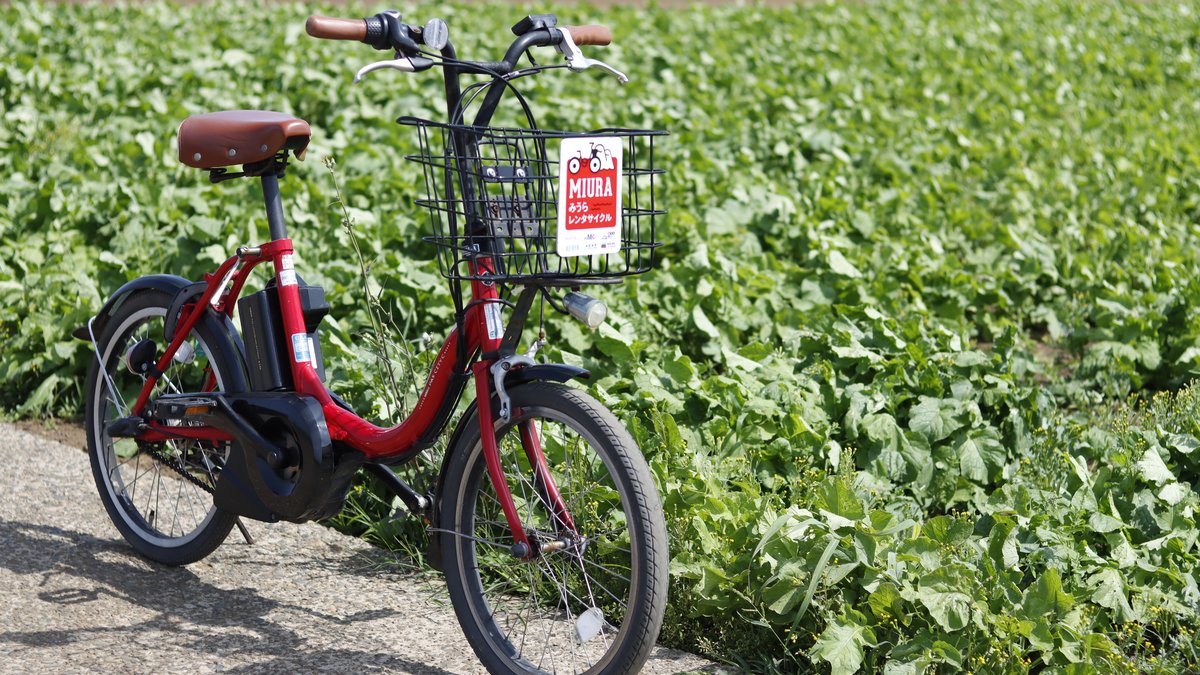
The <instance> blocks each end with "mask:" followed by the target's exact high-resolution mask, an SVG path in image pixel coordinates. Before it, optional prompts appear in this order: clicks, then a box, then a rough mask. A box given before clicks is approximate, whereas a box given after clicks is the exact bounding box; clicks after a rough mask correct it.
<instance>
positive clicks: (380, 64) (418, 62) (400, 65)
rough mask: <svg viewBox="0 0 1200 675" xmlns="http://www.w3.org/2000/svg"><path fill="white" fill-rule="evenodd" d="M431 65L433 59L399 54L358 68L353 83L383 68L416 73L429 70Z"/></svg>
mask: <svg viewBox="0 0 1200 675" xmlns="http://www.w3.org/2000/svg"><path fill="white" fill-rule="evenodd" d="M431 67H433V60H432V59H427V58H425V57H423V56H412V57H409V56H399V57H396V58H394V59H388V60H386V61H376V62H375V63H368V64H367V65H365V66H363V67H362V68H359V69H358V72H357V73H356V74H355V75H354V84H358V83H359V82H360V81H361V80H362V79H363V77H365V76H366V75H367V74H369V73H373V72H375V71H376V70H383V69H384V68H390V69H392V70H399V71H400V72H402V73H416V72H419V71H422V70H429V69H430V68H431Z"/></svg>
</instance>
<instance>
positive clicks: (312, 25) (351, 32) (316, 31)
mask: <svg viewBox="0 0 1200 675" xmlns="http://www.w3.org/2000/svg"><path fill="white" fill-rule="evenodd" d="M304 30H305V31H307V32H308V34H309V35H311V36H312V37H315V38H320V39H322V40H358V41H359V42H363V41H365V40H366V39H367V20H366V19H337V18H334V17H330V16H319V15H317V14H313V15H312V16H310V17H308V21H305V22H304Z"/></svg>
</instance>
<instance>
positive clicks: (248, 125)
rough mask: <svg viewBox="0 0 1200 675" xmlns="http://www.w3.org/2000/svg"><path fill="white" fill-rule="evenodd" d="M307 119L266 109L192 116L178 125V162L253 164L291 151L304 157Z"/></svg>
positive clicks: (199, 166)
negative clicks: (284, 151)
mask: <svg viewBox="0 0 1200 675" xmlns="http://www.w3.org/2000/svg"><path fill="white" fill-rule="evenodd" d="M311 135H312V129H310V128H309V126H308V122H305V121H304V120H302V119H298V118H296V117H292V116H291V115H285V114H284V113H277V112H270V111H267V110H222V111H221V112H213V113H204V114H202V115H192V116H191V117H189V118H187V119H186V120H184V121H183V124H181V125H179V161H181V162H183V163H184V164H186V165H187V166H191V167H195V168H197V169H216V168H219V167H223V166H231V165H234V164H253V163H254V162H261V161H263V160H265V159H270V158H271V157H274V156H275V155H276V153H278V152H279V151H281V150H291V151H292V152H293V153H295V155H296V158H297V159H304V150H305V149H306V148H307V147H308V140H309V137H310V136H311Z"/></svg>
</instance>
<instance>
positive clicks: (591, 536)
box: [75, 10, 668, 673]
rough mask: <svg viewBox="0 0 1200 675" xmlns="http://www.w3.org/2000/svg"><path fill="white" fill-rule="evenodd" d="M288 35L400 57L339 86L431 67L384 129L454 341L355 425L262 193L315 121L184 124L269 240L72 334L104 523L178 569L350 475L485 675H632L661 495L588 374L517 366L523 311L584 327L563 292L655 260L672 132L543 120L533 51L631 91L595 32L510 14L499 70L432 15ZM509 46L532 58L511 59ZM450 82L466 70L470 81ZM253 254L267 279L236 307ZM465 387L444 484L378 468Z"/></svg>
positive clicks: (278, 216) (145, 292)
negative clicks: (414, 167) (429, 568)
mask: <svg viewBox="0 0 1200 675" xmlns="http://www.w3.org/2000/svg"><path fill="white" fill-rule="evenodd" d="M306 29H307V32H308V34H309V35H310V36H312V37H315V38H322V39H332V40H355V41H359V42H363V43H366V44H368V45H370V46H372V47H374V48H376V49H379V50H393V51H394V52H395V54H394V57H393V58H391V59H388V60H385V61H379V62H376V63H372V64H369V65H367V66H364V67H363V68H362V69H360V70H359V71H358V73H357V74H356V76H355V81H358V80H359V79H361V78H362V77H363V76H365V75H366V74H367V73H370V72H374V71H376V70H380V69H393V70H397V71H401V72H407V73H417V72H422V71H425V70H429V69H431V68H434V67H440V68H442V71H443V79H444V82H445V94H446V106H447V113H448V118H449V119H448V122H445V123H442V122H433V121H429V120H423V119H416V118H411V117H405V118H401V119H400V120H398V121H399V122H400V123H401V124H405V125H408V126H411V127H413V128H414V129H415V130H416V132H417V135H418V139H419V147H420V149H421V150H420V152H419V153H418V154H415V155H411V156H409V159H413V160H415V161H416V162H417V163H418V164H419V165H420V166H421V167H422V171H423V173H424V178H425V184H426V188H427V194H426V196H425V198H424V199H422V200H419V201H418V204H419V205H421V206H423V207H424V208H425V209H426V210H428V212H429V215H430V221H431V224H432V229H433V232H432V234H431V235H429V236H427V237H425V238H426V239H427V240H428V241H430V242H431V243H432V244H433V245H434V247H435V249H436V251H437V258H438V267H439V270H440V272H441V274H442V276H443V277H444V279H445V280H446V281H447V282H448V285H449V288H450V294H451V298H452V300H453V302H454V307H455V314H454V316H455V325H454V328H453V329H452V330H451V331H450V333H449V335H448V336H447V338H446V340H445V342H444V343H443V344H442V346H441V349H440V350H439V351H438V353H437V356H436V358H435V359H434V361H433V364H432V367H431V370H430V373H429V376H428V379H427V380H426V382H425V385H424V388H423V390H422V392H421V395H420V396H419V398H418V399H417V402H416V404H415V407H414V408H413V410H412V411H411V414H410V415H409V416H408V417H407V418H406V419H405V420H404V421H402V422H401V423H400V424H398V425H396V426H394V427H391V428H383V427H379V426H376V425H374V424H372V423H370V422H368V421H366V420H364V419H362V418H360V417H359V416H358V415H356V414H355V413H354V412H353V411H352V410H351V409H350V406H348V405H347V404H346V403H345V402H344V401H342V400H341V399H340V398H339V397H338V396H336V395H335V394H333V393H332V392H331V391H330V390H329V389H328V388H327V387H326V385H325V383H324V379H325V373H324V362H323V357H322V353H321V349H320V337H319V333H318V331H319V325H320V323H321V320H322V319H323V317H324V316H325V315H326V314H327V313H328V311H329V305H328V303H327V302H326V301H325V298H324V292H323V290H322V289H321V288H319V287H316V286H310V285H307V284H305V283H304V281H303V279H302V278H301V277H300V276H299V275H298V274H297V270H296V269H295V265H294V261H293V253H294V249H293V246H292V242H291V240H290V239H289V238H288V234H287V228H286V223H285V220H284V211H283V205H282V199H281V196H280V189H279V179H280V178H282V177H283V176H284V173H285V170H286V168H287V165H288V162H289V159H290V158H291V157H296V158H299V159H302V158H303V156H304V153H305V151H306V149H307V146H308V142H309V139H310V136H311V130H310V128H309V125H308V124H307V123H306V122H304V121H303V120H301V119H298V118H295V117H292V116H290V115H285V114H281V113H273V112H267V111H222V112H216V113H207V114H202V115H194V116H192V117H189V118H188V119H187V120H185V121H184V122H183V124H182V125H181V126H180V128H179V158H180V160H181V161H182V162H183V163H184V164H186V165H188V166H191V167H195V168H198V169H204V170H207V171H209V178H210V180H211V181H212V182H214V183H220V182H224V181H227V180H234V179H238V178H243V177H249V178H258V179H259V180H260V182H261V185H262V189H263V196H264V202H265V206H266V212H267V222H268V226H269V231H270V241H268V242H266V243H263V244H259V245H254V246H242V247H240V248H238V249H237V251H236V252H235V254H234V255H232V256H230V257H229V258H228V259H227V260H226V261H225V262H224V263H222V264H221V265H220V266H219V267H218V268H217V269H216V271H214V272H212V273H210V274H206V275H205V277H204V279H203V280H201V281H196V282H192V281H189V280H187V279H184V278H182V277H178V276H174V275H167V274H158V275H150V276H144V277H140V278H137V279H134V280H132V281H130V282H128V283H126V284H125V285H123V286H122V287H121V288H119V289H118V290H117V291H116V292H115V293H114V294H113V295H112V296H111V297H110V298H109V299H108V300H107V302H106V303H105V304H104V306H103V307H102V308H101V310H100V311H99V312H98V313H97V314H96V316H95V317H93V318H92V319H91V320H89V321H88V323H87V325H86V326H83V327H81V328H79V329H77V330H76V331H75V335H76V336H77V337H80V338H81V339H86V340H89V341H90V342H91V343H92V345H93V349H94V352H95V358H94V359H93V362H92V365H91V368H90V371H89V374H88V380H87V385H86V390H85V392H86V397H87V399H86V409H85V422H86V426H87V434H88V449H89V454H90V456H91V466H92V473H93V477H94V478H95V481H96V484H97V488H98V490H99V492H100V496H101V499H102V501H103V502H104V506H105V508H106V510H107V512H108V514H109V516H110V518H111V519H112V520H113V522H114V524H115V525H116V527H117V528H118V529H119V530H120V532H121V534H122V535H123V536H124V538H125V539H126V540H128V542H129V543H130V544H131V545H132V546H133V547H134V548H135V549H137V550H138V551H139V552H140V553H141V554H143V555H145V556H146V557H148V558H151V559H153V560H156V561H159V562H161V563H165V564H168V565H182V564H187V563H191V562H195V561H197V560H200V559H201V558H204V557H205V556H207V555H208V554H210V553H212V552H213V551H214V550H215V549H216V548H217V546H219V545H220V544H221V543H222V542H223V541H224V540H225V538H226V537H227V536H228V535H229V533H230V532H231V531H232V528H233V527H234V526H238V527H239V528H241V530H242V533H243V534H244V535H245V536H246V538H247V540H248V541H249V540H250V535H249V533H248V532H247V531H246V529H245V528H244V525H243V523H242V521H241V518H250V519H255V520H261V521H278V520H287V521H295V522H303V521H306V520H313V519H319V518H324V517H328V516H330V515H333V514H335V513H337V512H338V511H339V510H340V509H341V507H342V505H343V503H344V501H345V499H346V494H347V492H348V490H349V489H350V487H351V484H352V482H353V480H354V476H355V474H356V473H357V471H358V469H359V468H364V469H365V470H367V471H368V472H370V473H372V474H374V475H375V476H377V477H378V478H380V479H381V481H382V483H383V484H384V485H385V486H386V487H387V489H388V490H390V491H391V492H393V493H394V494H395V495H396V496H397V497H399V498H400V500H401V501H402V502H403V503H404V505H405V506H406V507H407V509H408V510H409V511H411V512H412V513H413V514H415V515H416V516H417V517H420V518H422V519H423V520H424V522H425V523H426V524H427V526H428V530H429V533H430V551H429V560H430V562H431V563H432V564H433V566H434V567H436V568H437V569H439V570H441V571H442V572H443V573H444V574H445V577H446V582H447V586H448V589H449V594H450V598H451V601H452V604H453V607H454V611H455V613H456V615H457V617H458V620H459V622H460V624H461V625H462V628H463V631H464V633H465V634H466V637H467V639H468V641H469V642H470V644H471V646H472V648H473V649H474V650H475V653H476V654H477V655H478V657H479V659H480V660H481V661H482V662H483V664H484V665H485V666H486V667H487V668H488V669H489V670H490V671H492V672H541V671H543V670H549V671H558V670H564V669H565V670H571V671H572V672H583V671H586V672H597V673H601V672H603V673H609V672H631V671H636V670H637V669H638V668H640V667H641V665H642V663H644V661H645V659H646V658H647V656H648V654H649V651H650V649H651V648H652V647H653V645H654V642H655V640H656V638H657V635H658V631H659V628H660V626H661V623H662V619H663V612H664V606H665V602H666V592H667V565H668V550H667V535H666V527H665V522H664V519H663V512H662V506H661V503H660V500H659V496H658V494H657V492H656V490H655V487H654V482H653V480H652V477H651V474H650V471H649V468H648V466H647V464H646V462H645V460H644V459H643V457H642V456H641V453H640V451H639V449H638V448H637V445H636V444H635V442H634V441H633V439H632V438H631V437H630V435H629V433H628V432H627V431H626V430H625V428H624V427H623V426H622V425H621V423H620V422H619V421H618V420H617V419H616V418H615V417H614V416H613V414H612V413H611V412H609V411H608V410H607V409H605V408H604V407H603V406H602V405H601V404H600V403H598V402H597V401H596V400H595V399H593V398H592V397H590V396H589V395H587V394H586V393H585V392H583V391H581V390H578V389H574V388H571V387H568V386H567V385H566V384H565V383H566V382H568V381H571V380H574V379H578V378H583V377H587V376H588V375H589V373H588V372H587V371H586V370H584V369H582V368H578V367H574V366H569V365H565V364H555V363H541V362H538V361H537V360H535V358H534V357H535V356H536V354H537V351H538V349H539V348H540V347H541V346H542V344H543V340H542V337H541V336H539V338H538V339H537V340H535V341H533V342H532V343H531V344H530V345H529V348H528V349H527V350H526V351H524V352H521V351H519V342H520V339H521V335H522V333H523V331H524V328H525V323H526V320H527V318H528V317H529V315H530V312H531V309H532V307H533V303H534V301H535V300H536V299H538V298H540V299H541V300H542V301H543V309H542V312H543V319H544V311H545V310H544V305H545V304H549V305H550V306H551V307H553V308H554V309H556V310H559V311H563V312H566V313H569V314H570V315H572V316H574V317H576V318H578V319H580V320H581V321H584V322H585V323H587V324H589V325H590V326H591V327H593V328H594V327H595V326H596V325H598V323H599V322H600V321H602V320H603V319H604V314H605V311H606V310H605V308H604V305H603V304H602V303H600V302H599V301H598V300H596V299H594V298H590V297H588V296H586V295H584V294H582V293H580V292H579V289H580V287H582V286H584V285H589V284H601V283H616V282H620V281H621V280H622V278H623V277H625V276H628V275H632V274H640V273H643V272H646V271H648V270H649V269H651V267H652V266H653V263H654V256H655V249H656V247H657V246H658V245H659V244H658V242H656V241H655V238H654V229H655V221H656V219H657V218H658V217H660V216H662V215H663V213H664V211H662V210H661V209H658V208H657V207H656V205H655V202H654V196H653V195H654V182H655V176H656V175H659V174H661V173H662V170H660V169H656V168H654V165H653V142H654V139H655V138H656V137H657V136H659V135H662V134H663V133H665V132H660V131H639V130H631V129H602V130H598V131H593V132H586V133H576V132H556V131H547V130H543V129H539V128H538V127H537V124H536V121H535V119H534V116H533V113H532V111H531V109H530V106H529V104H528V102H527V101H526V100H525V98H524V97H523V96H522V95H521V94H520V92H519V91H518V90H517V89H516V87H515V86H514V84H513V82H514V81H515V80H517V79H519V78H522V77H527V76H530V75H535V74H538V73H541V72H543V71H545V70H547V69H550V68H558V67H563V66H561V65H540V64H538V63H537V62H536V61H534V60H533V56H532V52H531V51H530V50H532V49H533V48H535V47H555V48H557V49H558V51H559V52H560V53H561V54H562V55H563V56H564V57H565V58H566V66H565V67H567V68H569V69H570V70H573V71H582V70H586V69H588V68H593V67H597V68H600V69H601V70H603V71H605V72H608V73H610V74H612V75H614V76H616V77H618V79H620V80H622V81H625V80H626V79H627V78H625V76H624V75H623V74H621V73H620V72H618V71H617V70H615V69H614V68H612V67H611V66H608V65H607V64H604V63H602V62H600V61H594V60H591V59H588V58H586V57H584V56H583V54H582V52H581V51H580V48H579V47H580V46H581V45H582V46H587V45H607V44H609V43H610V41H611V33H610V32H609V30H608V29H607V28H604V27H601V26H584V27H566V26H564V27H559V26H557V19H556V18H555V17H554V16H553V15H550V14H543V15H530V16H527V17H525V18H524V19H522V20H521V21H520V22H519V23H518V24H517V25H515V26H514V27H513V33H514V34H515V35H516V36H517V37H516V39H515V40H514V41H513V42H512V44H511V45H510V46H509V48H508V49H507V51H506V53H505V55H504V58H503V60H501V61H467V60H461V59H459V58H458V56H457V53H456V50H455V48H454V47H453V45H452V44H451V42H450V40H449V29H448V27H447V25H446V23H445V22H444V21H442V20H440V19H434V20H432V21H430V22H428V23H427V24H425V25H424V26H422V27H416V26H410V25H408V24H405V23H404V22H403V20H402V17H401V15H400V13H399V12H396V11H394V10H389V11H386V12H382V13H380V14H377V15H375V16H372V17H368V18H365V19H361V20H357V19H337V18H327V17H320V16H312V17H309V19H308V21H307V24H306ZM526 55H528V56H529V59H530V64H531V65H529V66H527V67H523V68H518V62H519V60H520V59H521V58H522V57H523V56H526ZM465 75H472V76H482V79H480V80H479V81H476V82H472V83H470V84H468V86H466V87H465V88H464V87H463V76H465ZM506 95H508V96H511V97H513V98H515V99H516V100H517V102H518V103H519V104H520V109H521V112H522V115H523V118H524V121H525V124H524V126H520V127H514V128H508V127H494V126H491V124H490V123H491V120H492V119H493V115H494V113H495V111H496V110H497V107H498V105H499V103H500V102H501V100H502V98H504V97H505V96H506ZM469 113H470V114H473V119H471V121H470V123H469V124H468V123H467V120H468V114H469ZM556 144H557V146H558V147H557V148H556V147H555V145H556ZM588 144H590V145H588ZM597 146H600V147H601V148H603V149H604V150H605V152H608V153H609V155H610V158H609V159H610V160H611V157H616V158H617V159H616V161H615V162H614V165H613V166H612V169H613V171H612V173H611V175H601V176H594V177H588V178H583V179H580V180H590V181H593V182H592V183H581V182H580V183H570V184H569V187H564V186H567V185H568V181H571V180H575V179H571V178H569V177H567V176H566V175H565V174H564V172H562V170H561V164H562V163H565V161H566V160H567V159H569V155H570V153H571V152H572V151H575V150H578V149H581V148H585V147H586V148H589V149H590V151H592V152H597V151H596V150H595V148H596V147H597ZM556 150H557V153H556V152H555V151H556ZM556 156H557V157H556ZM594 156H595V155H594ZM608 161H609V160H606V166H607V164H608ZM238 164H240V165H241V170H240V171H232V170H231V169H230V167H233V166H236V165H238ZM600 173H603V171H600ZM560 182H562V185H560ZM614 182H615V187H614ZM263 263H271V264H272V265H273V270H274V276H273V278H272V279H271V280H270V281H269V282H268V283H267V284H266V287H265V288H264V289H262V290H260V291H258V292H255V293H252V294H248V295H246V296H245V297H240V296H241V294H242V290H243V286H244V284H245V283H246V281H247V279H248V276H249V274H250V272H251V270H253V269H254V268H255V267H256V266H257V265H259V264H263ZM569 288H571V289H574V290H572V291H570V292H568V293H566V294H565V295H562V297H559V296H560V294H561V293H562V291H563V290H564V289H569ZM235 309H236V311H237V313H238V314H239V319H240V322H241V332H240V333H239V331H238V329H237V328H236V327H235V326H234V324H233V321H232V320H233V316H234V313H235ZM505 312H507V313H508V315H509V316H508V318H507V320H505V317H504V313H505ZM159 340H162V341H163V342H164V343H165V344H166V347H165V348H161V349H160V347H159V345H158V341H159ZM468 381H473V384H474V395H475V398H474V400H473V401H471V402H470V403H469V404H468V405H467V407H466V410H465V412H464V413H463V414H462V415H461V417H460V418H459V419H458V421H457V423H456V424H455V425H454V427H453V429H452V431H451V432H450V435H449V441H448V444H447V446H446V448H447V450H446V453H445V457H444V459H443V462H442V465H441V470H440V471H439V473H438V476H437V479H436V484H435V485H434V487H433V488H432V489H431V490H428V491H426V492H424V493H422V492H419V491H418V490H416V489H415V488H413V487H412V486H409V485H408V484H407V483H405V482H404V481H403V480H401V479H400V478H399V477H398V476H397V475H396V474H395V472H393V471H392V470H391V468H390V467H392V466H395V465H398V464H401V463H404V462H406V461H408V460H410V459H412V458H414V457H415V456H416V455H417V454H418V453H420V452H421V451H423V450H425V449H427V448H429V447H430V446H431V445H433V444H434V442H435V441H436V440H437V439H438V438H439V436H440V435H441V434H442V432H443V431H444V430H445V428H447V426H448V422H449V420H450V417H451V416H452V415H453V413H454V411H455V409H456V404H457V403H458V402H459V401H460V398H461V397H462V394H463V392H464V391H465V390H466V389H467V386H468Z"/></svg>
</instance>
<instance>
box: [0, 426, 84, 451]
mask: <svg viewBox="0 0 1200 675" xmlns="http://www.w3.org/2000/svg"><path fill="white" fill-rule="evenodd" d="M11 424H12V425H13V426H15V427H16V428H18V429H20V430H21V431H24V432H26V433H30V434H33V435H34V436H41V437H42V438H46V439H49V440H52V441H55V442H57V443H62V444H63V445H65V446H67V447H71V448H77V449H79V450H83V451H85V452H86V451H87V435H86V434H85V433H84V431H83V423H82V422H79V421H77V420H66V419H45V420H32V419H31V420H16V421H13V422H11Z"/></svg>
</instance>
